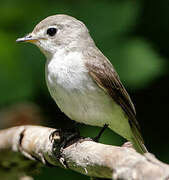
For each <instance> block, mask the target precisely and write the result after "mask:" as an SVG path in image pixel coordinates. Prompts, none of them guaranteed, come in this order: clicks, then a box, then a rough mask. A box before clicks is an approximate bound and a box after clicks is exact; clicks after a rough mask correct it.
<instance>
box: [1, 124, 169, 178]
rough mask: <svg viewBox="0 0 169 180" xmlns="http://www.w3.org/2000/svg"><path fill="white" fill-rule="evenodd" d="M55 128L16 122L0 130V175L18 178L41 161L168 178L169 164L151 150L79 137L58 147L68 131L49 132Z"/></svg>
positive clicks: (95, 172) (101, 173)
mask: <svg viewBox="0 0 169 180" xmlns="http://www.w3.org/2000/svg"><path fill="white" fill-rule="evenodd" d="M54 131H55V129H53V128H47V127H42V126H18V127H13V128H10V129H5V130H1V131H0V139H1V141H0V173H1V174H2V176H1V178H2V179H7V178H6V177H7V176H8V179H10V178H9V176H10V174H11V173H13V176H12V178H11V179H19V178H20V179H21V177H23V175H25V174H26V175H32V174H34V173H36V172H37V171H38V169H40V167H42V166H43V165H48V166H61V167H63V168H69V169H71V170H74V171H77V172H79V173H82V174H85V175H87V176H91V177H102V178H110V179H112V178H113V179H122V180H127V179H137V180H143V179H144V180H151V179H152V180H157V179H158V180H167V179H169V165H166V164H164V163H162V162H160V161H159V160H157V159H156V158H155V157H154V156H153V155H152V154H150V153H146V154H145V155H141V154H139V153H137V152H136V151H135V150H134V149H132V148H130V147H117V146H111V145H105V144H100V143H96V142H93V141H92V140H91V139H89V138H82V137H78V138H74V139H73V140H70V142H69V144H68V145H67V146H66V147H65V148H61V149H60V146H61V144H62V145H63V142H64V138H67V137H70V133H68V132H61V131H60V132H59V131H58V133H57V132H56V133H55V134H54V135H53V136H50V135H51V134H52V132H54ZM49 137H52V138H49ZM63 137H64V138H63ZM51 139H53V140H51ZM25 157H26V158H25ZM40 162H41V163H40ZM32 166H33V168H32ZM18 167H19V168H18ZM14 169H15V171H14ZM16 171H18V173H19V175H18V173H16ZM7 172H8V173H7ZM14 172H15V173H14ZM14 174H15V176H16V177H15V178H14ZM16 174H17V175H16Z"/></svg>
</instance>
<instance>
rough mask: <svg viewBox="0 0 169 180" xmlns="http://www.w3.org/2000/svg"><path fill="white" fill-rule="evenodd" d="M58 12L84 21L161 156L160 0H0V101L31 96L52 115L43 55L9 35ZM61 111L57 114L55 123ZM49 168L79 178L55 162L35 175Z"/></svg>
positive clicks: (164, 81)
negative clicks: (114, 71) (58, 166)
mask: <svg viewBox="0 0 169 180" xmlns="http://www.w3.org/2000/svg"><path fill="white" fill-rule="evenodd" d="M59 13H62V14H68V15H71V16H74V17H76V18H78V19H80V20H82V21H83V22H84V23H85V24H86V25H87V27H88V28H89V30H90V33H91V36H92V37H93V39H94V40H95V42H96V44H97V46H98V47H99V48H100V49H101V50H102V52H103V53H104V54H105V55H106V56H107V57H108V58H109V59H110V60H111V62H112V63H113V65H114V66H115V68H116V70H117V72H118V73H119V75H120V77H121V80H122V82H123V83H124V84H125V86H126V88H127V89H128V91H129V93H130V95H131V97H132V99H133V102H134V104H135V105H136V109H137V119H138V121H139V123H140V126H141V129H142V132H143V136H144V139H145V142H146V146H147V148H148V149H149V150H150V151H151V152H153V153H154V154H155V155H157V157H158V158H159V159H161V160H163V161H165V162H169V151H168V149H169V146H168V145H169V141H168V138H169V135H168V125H169V123H168V119H169V111H168V107H169V96H168V91H169V85H168V84H169V83H168V82H169V76H168V73H169V69H168V65H169V61H168V59H169V51H168V45H169V44H168V42H169V35H168V34H169V1H167V0H162V1H157V0H154V1H152V0H135V1H133V0H85V1H84V0H53V1H49V0H43V1H42V0H36V1H34V0H29V1H23V0H1V6H0V22H1V23H0V94H1V96H0V107H1V108H2V107H7V106H8V105H10V104H14V103H17V102H24V101H33V102H35V103H37V104H39V105H41V106H42V107H43V108H44V112H48V113H50V117H51V119H52V118H53V119H55V118H56V117H55V115H56V114H57V112H58V110H56V105H55V103H54V102H53V100H52V99H51V98H50V96H49V93H48V90H47V88H46V83H45V78H44V65H45V57H44V56H43V55H42V54H41V53H40V51H39V50H38V49H37V48H36V47H35V46H33V45H31V44H16V43H15V40H16V38H18V37H22V36H24V34H26V33H29V32H31V30H32V29H33V27H34V26H35V25H36V24H37V23H38V22H39V21H41V20H42V19H44V18H45V17H47V16H49V15H54V14H59ZM47 108H48V110H47ZM49 109H50V110H49ZM65 119H66V118H65V117H63V123H64V122H65ZM54 124H57V121H56V123H54ZM59 124H62V122H59ZM52 126H53V125H52ZM56 126H57V125H56ZM80 129H81V132H82V134H85V135H87V136H89V135H90V136H95V135H96V133H97V132H98V130H99V128H96V127H86V126H84V125H80ZM101 141H102V142H103V143H108V144H121V143H122V142H123V141H124V140H123V139H122V138H120V137H119V136H117V135H115V134H113V133H112V132H111V131H109V130H107V131H106V132H105V134H104V135H103V137H102V139H101ZM49 173H50V176H51V178H50V179H54V177H56V176H57V177H58V178H62V179H67V178H69V179H75V178H81V179H87V177H85V176H82V175H80V174H77V173H74V172H70V171H65V170H62V169H56V168H55V169H53V170H52V169H46V170H44V172H43V174H42V175H41V176H37V177H36V178H35V179H37V180H38V179H47V178H48V177H49ZM52 177H53V178H52ZM57 177H56V178H57Z"/></svg>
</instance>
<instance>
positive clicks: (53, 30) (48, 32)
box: [46, 27, 57, 36]
mask: <svg viewBox="0 0 169 180" xmlns="http://www.w3.org/2000/svg"><path fill="white" fill-rule="evenodd" d="M56 33H57V29H56V28H55V27H50V28H48V29H47V31H46V34H48V35H49V36H54V35H55V34H56Z"/></svg>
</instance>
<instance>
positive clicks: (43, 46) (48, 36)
mask: <svg viewBox="0 0 169 180" xmlns="http://www.w3.org/2000/svg"><path fill="white" fill-rule="evenodd" d="M16 41H17V42H30V43H33V44H35V45H37V46H38V47H39V48H40V50H41V51H42V52H43V53H44V54H45V55H46V56H47V57H51V56H52V55H53V54H54V53H55V52H56V51H57V50H58V49H59V48H60V49H61V48H66V49H67V50H69V49H71V50H72V49H74V48H82V47H85V46H88V45H89V44H90V43H93V41H92V39H91V38H90V35H89V33H88V29H87V27H86V26H85V25H84V24H83V23H82V22H81V21H79V20H77V19H75V18H73V17H71V16H68V15H62V14H59V15H54V16H49V17H47V18H46V19H44V20H42V21H41V22H40V23H39V24H37V25H36V26H35V28H34V29H33V31H32V32H31V33H29V34H28V35H26V36H24V37H22V38H18V39H17V40H16ZM87 42H88V43H89V44H88V43H87Z"/></svg>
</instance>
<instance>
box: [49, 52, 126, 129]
mask: <svg viewBox="0 0 169 180" xmlns="http://www.w3.org/2000/svg"><path fill="white" fill-rule="evenodd" d="M46 81H47V85H48V89H49V91H50V94H51V96H52V97H53V98H54V100H55V102H56V103H57V105H58V106H59V108H60V109H61V110H62V111H63V112H64V113H65V114H66V115H67V116H68V117H69V118H71V119H72V120H75V121H78V122H83V123H85V124H90V125H95V126H103V125H104V124H105V123H106V124H109V125H110V127H113V128H112V129H118V126H119V124H120V122H121V124H124V126H123V127H122V129H121V131H126V127H127V123H128V122H127V121H126V117H125V115H124V112H123V110H122V109H121V107H120V106H119V105H117V104H116V103H115V102H114V101H113V100H112V98H110V97H109V96H108V95H107V94H106V93H105V92H104V91H103V90H102V89H101V88H99V87H98V86H97V85H96V84H95V82H94V81H93V79H92V78H91V77H90V76H89V74H88V70H87V68H86V66H85V64H84V61H83V55H82V54H81V53H78V52H71V53H68V54H67V53H66V52H65V51H64V50H62V49H61V50H59V51H57V53H56V54H55V55H54V56H53V58H52V60H48V61H47V64H46ZM123 128H124V129H123Z"/></svg>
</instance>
